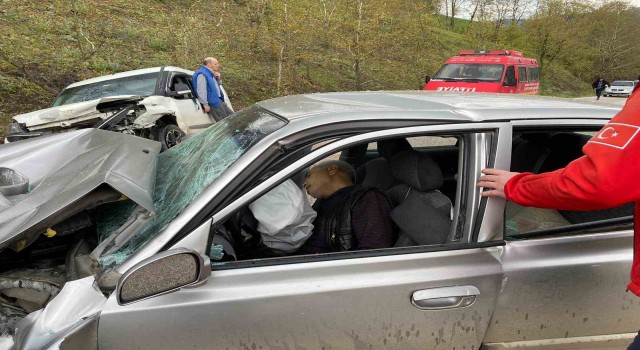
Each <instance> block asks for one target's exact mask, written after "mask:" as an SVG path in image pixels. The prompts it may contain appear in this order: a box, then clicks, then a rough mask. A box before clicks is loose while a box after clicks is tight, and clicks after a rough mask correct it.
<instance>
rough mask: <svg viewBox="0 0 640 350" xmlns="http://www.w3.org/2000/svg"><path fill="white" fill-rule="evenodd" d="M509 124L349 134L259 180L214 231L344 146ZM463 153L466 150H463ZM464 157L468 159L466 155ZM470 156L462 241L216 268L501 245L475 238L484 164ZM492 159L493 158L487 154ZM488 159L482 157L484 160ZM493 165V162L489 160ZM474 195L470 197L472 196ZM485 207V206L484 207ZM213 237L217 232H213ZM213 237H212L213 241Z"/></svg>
mask: <svg viewBox="0 0 640 350" xmlns="http://www.w3.org/2000/svg"><path fill="white" fill-rule="evenodd" d="M506 126H507V124H506V123H470V124H466V123H465V124H445V125H428V126H418V127H407V128H397V129H393V130H380V131H373V132H368V133H363V134H358V135H355V136H348V137H345V138H343V139H340V140H337V141H334V142H332V143H329V144H327V145H325V146H324V147H321V148H318V149H316V150H314V151H312V152H310V153H309V154H307V155H305V156H303V157H302V158H300V159H297V160H295V161H293V162H292V163H290V164H289V165H287V166H285V167H284V168H282V169H280V170H279V171H277V172H276V173H274V174H271V175H270V176H269V177H267V178H266V179H265V180H264V181H262V182H261V183H259V184H258V185H256V186H253V187H252V188H251V189H250V190H248V191H246V192H244V193H243V194H241V195H240V196H238V197H236V198H235V199H233V200H232V201H231V202H230V203H228V205H226V206H225V207H224V208H222V209H221V210H219V211H218V212H216V213H215V214H214V215H213V217H212V222H213V225H212V231H214V230H215V229H216V228H217V227H218V226H219V225H221V224H223V223H224V222H225V221H226V220H227V219H228V218H229V217H231V216H232V215H233V214H234V213H235V212H236V211H237V210H239V209H241V208H242V207H245V206H246V205H248V204H249V203H251V202H252V201H253V200H255V199H256V198H258V197H259V196H261V195H263V194H264V193H266V192H268V191H269V190H271V189H272V188H274V187H276V186H277V185H278V184H280V183H281V182H283V181H285V180H286V179H288V178H290V177H292V176H293V175H294V174H296V173H297V172H298V171H300V169H303V168H305V167H307V166H309V165H311V164H313V163H315V162H317V161H319V160H322V159H324V158H325V157H326V156H328V155H331V154H334V153H336V152H338V151H340V150H342V149H345V148H348V147H350V146H353V145H355V144H361V143H365V142H372V141H375V140H378V139H383V138H393V137H401V136H404V137H410V136H429V135H434V134H438V133H440V134H443V133H446V134H470V135H488V134H491V133H497V131H498V129H499V128H500V127H506ZM485 147H487V148H489V151H491V149H490V148H492V147H493V146H492V145H486V144H485ZM474 149H475V151H474V150H470V151H464V152H469V153H474V152H475V153H477V147H474ZM461 154H463V153H461ZM463 158H465V157H464V156H463ZM469 158H470V156H468V157H466V159H464V161H465V163H471V164H474V165H473V167H474V169H476V170H478V171H474V172H469V171H466V172H465V173H467V174H466V175H467V176H463V177H462V179H459V180H458V184H457V186H458V188H459V189H458V190H457V191H456V199H457V202H458V203H460V202H462V201H464V202H465V206H466V208H465V209H464V214H465V215H464V218H465V219H466V220H465V222H464V223H463V226H462V227H463V228H462V230H463V236H462V238H461V241H460V242H448V243H445V244H439V245H424V246H412V247H391V248H385V249H372V250H363V251H350V252H335V253H325V254H319V255H306V256H289V257H280V258H268V259H256V260H243V261H234V262H225V263H224V264H212V265H213V267H212V268H213V269H214V270H226V269H235V268H245V267H256V266H272V265H281V264H290V263H301V262H311V261H326V260H340V259H352V258H363V257H374V256H390V255H401V254H411V253H422V252H431V251H447V250H456V249H470V248H484V247H489V246H497V245H503V244H504V242H501V241H485V242H477V241H475V240H476V238H477V236H475V235H473V232H474V229H475V225H476V223H477V218H478V217H479V216H480V213H479V212H480V209H481V208H480V201H481V198H480V193H479V189H477V187H476V185H475V184H476V182H477V179H478V177H479V169H480V168H481V166H480V165H478V164H477V162H478V161H470V160H469ZM487 158H490V157H487ZM484 159H485V158H482V157H481V161H482V160H484ZM465 163H462V162H460V163H459V164H460V165H459V167H460V168H464V166H465V165H466V164H465ZM488 164H493V163H488ZM259 177H260V175H256V177H255V178H259ZM461 186H466V189H464V190H461V189H460V187H461ZM469 198H470V199H469ZM458 203H456V205H455V207H454V211H455V213H454V220H455V219H457V220H458V221H459V219H460V218H462V216H460V213H459V210H460V208H461V206H460V205H459V204H458ZM483 209H484V208H483ZM459 225H460V223H459V222H456V223H454V227H452V231H453V229H454V228H456V229H457V230H459V228H460V227H461V226H459ZM211 237H213V234H211ZM211 237H210V240H209V241H211ZM210 243H211V242H209V243H208V246H207V248H209V245H210Z"/></svg>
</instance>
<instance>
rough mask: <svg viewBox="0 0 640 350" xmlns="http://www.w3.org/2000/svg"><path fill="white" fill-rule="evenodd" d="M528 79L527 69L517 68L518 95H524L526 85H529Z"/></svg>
mask: <svg viewBox="0 0 640 350" xmlns="http://www.w3.org/2000/svg"><path fill="white" fill-rule="evenodd" d="M528 82H529V79H528V78H527V67H525V66H518V93H519V94H522V93H526V92H527V85H528V84H529V83H528Z"/></svg>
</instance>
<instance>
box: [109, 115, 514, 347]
mask: <svg viewBox="0 0 640 350" xmlns="http://www.w3.org/2000/svg"><path fill="white" fill-rule="evenodd" d="M503 125H504V124H488V125H484V126H479V125H478V124H472V125H466V126H465V125H456V127H455V129H454V130H450V128H451V127H450V126H446V125H444V126H443V125H440V126H431V127H413V128H404V129H397V130H393V131H388V130H385V131H378V132H371V133H366V134H361V135H358V136H353V137H349V138H346V139H342V140H338V141H334V142H330V143H328V144H326V145H323V146H322V147H320V148H318V149H316V150H314V151H312V152H311V153H309V154H307V155H305V156H303V157H302V158H300V159H298V160H295V161H294V162H293V163H291V164H290V165H288V166H286V167H284V168H283V169H282V170H280V171H278V172H277V173H275V174H274V175H272V176H270V177H268V178H267V179H266V180H265V181H264V182H262V183H260V184H259V185H257V186H255V187H253V188H251V189H250V190H249V191H248V192H246V193H245V194H244V195H242V196H240V197H239V198H237V199H235V200H234V201H233V202H231V204H229V205H228V206H226V207H225V208H223V209H222V210H220V211H219V212H217V213H216V214H215V215H214V217H213V222H214V228H215V227H216V222H221V221H222V220H223V219H224V218H227V217H229V216H231V215H232V213H234V211H236V210H237V209H238V208H241V207H243V206H245V205H247V204H248V203H251V202H252V201H253V200H254V199H255V198H257V197H258V196H259V195H261V194H262V193H265V192H266V191H267V190H269V189H270V188H272V187H273V186H276V185H277V184H279V183H280V182H282V181H284V180H286V179H287V178H288V177H290V176H292V175H293V174H295V173H296V172H298V171H300V170H301V169H304V168H305V167H306V166H308V165H309V164H310V163H312V162H313V161H315V160H317V159H319V158H322V157H325V156H328V155H331V154H334V153H335V152H337V151H339V150H341V149H344V148H347V147H349V146H352V145H355V144H357V143H358V142H360V143H361V142H368V141H372V140H375V139H376V138H389V137H397V136H406V135H414V134H416V133H427V134H433V133H447V134H451V133H454V134H455V133H458V135H460V137H461V140H463V142H461V146H460V153H459V157H460V162H459V164H461V165H460V166H461V167H462V168H460V169H459V176H458V178H459V179H460V182H459V183H458V189H457V194H456V199H457V200H456V203H457V204H456V206H455V209H454V212H455V219H454V222H455V223H456V226H455V228H454V229H453V233H454V234H453V237H454V238H453V239H452V241H451V242H450V243H446V244H441V245H432V246H414V247H404V248H388V249H379V250H370V251H360V252H358V251H352V252H341V253H329V254H318V255H307V256H297V257H296V256H292V257H282V258H272V259H262V260H248V261H238V262H225V263H223V262H219V263H214V264H212V266H213V267H212V271H211V276H210V277H209V278H208V280H207V281H206V282H205V283H204V284H203V285H201V286H198V287H195V288H186V289H182V290H180V291H178V292H175V293H171V294H166V295H160V296H157V297H154V298H150V299H147V300H143V301H140V302H137V303H133V304H130V305H126V306H120V305H118V304H117V302H116V299H115V296H114V295H112V296H111V297H110V298H109V300H108V301H107V304H106V305H105V308H104V310H103V312H102V314H101V316H100V323H99V330H98V334H99V335H98V341H99V347H100V348H101V349H119V348H127V347H128V348H138V349H165V348H187V347H193V348H222V349H225V348H248V349H478V348H479V346H480V344H481V343H482V341H483V338H484V336H485V332H486V329H487V326H488V324H489V320H490V319H491V315H492V313H493V307H494V304H495V301H496V297H497V295H498V293H499V290H500V288H501V285H502V267H501V257H500V252H501V251H502V246H501V242H489V243H483V242H480V243H478V242H474V241H473V239H472V237H474V236H477V235H474V234H473V232H474V231H476V226H475V222H476V218H477V213H478V211H479V207H480V205H479V203H480V199H479V191H478V190H477V189H476V187H475V183H476V181H477V178H478V174H479V169H480V168H482V167H485V166H487V165H493V164H494V163H493V161H492V162H491V163H489V158H491V159H503V158H504V157H500V154H497V153H496V150H495V149H491V147H492V145H498V144H501V143H500V142H496V139H497V138H498V137H500V136H498V135H502V133H498V132H497V131H498V129H499V127H501V126H503ZM503 138H504V137H503ZM496 154H497V155H498V156H496ZM496 164H498V165H501V163H500V162H498V163H496ZM501 166H504V165H503V164H502V165H501ZM500 205H501V204H500V203H493V204H491V205H489V207H490V208H489V209H490V210H489V211H490V212H494V213H495V212H499V211H500ZM489 221H491V220H489ZM494 222H495V220H494ZM493 229H495V227H489V230H493ZM194 241H197V240H194ZM192 248H193V247H192ZM150 282H151V281H150Z"/></svg>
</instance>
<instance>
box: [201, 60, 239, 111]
mask: <svg viewBox="0 0 640 350" xmlns="http://www.w3.org/2000/svg"><path fill="white" fill-rule="evenodd" d="M219 67H220V64H219V63H218V60H217V59H215V58H214V57H207V58H205V59H204V61H203V62H202V67H200V69H198V70H197V71H195V73H193V88H194V90H195V91H196V95H197V97H198V101H200V103H201V104H202V106H203V108H204V111H205V112H206V113H209V115H210V116H211V117H212V118H213V119H214V120H215V121H220V120H222V119H224V118H226V117H227V116H228V115H230V114H232V113H233V111H231V109H230V108H229V106H227V104H226V103H225V102H224V98H225V97H224V94H223V93H222V89H221V88H220V72H218V68H219Z"/></svg>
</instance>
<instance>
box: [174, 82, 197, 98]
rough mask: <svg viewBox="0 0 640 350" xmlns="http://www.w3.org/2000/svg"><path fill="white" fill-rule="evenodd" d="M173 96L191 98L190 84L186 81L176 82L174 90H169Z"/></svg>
mask: <svg viewBox="0 0 640 350" xmlns="http://www.w3.org/2000/svg"><path fill="white" fill-rule="evenodd" d="M169 95H170V96H172V97H182V98H191V96H192V92H191V89H190V88H189V85H187V84H185V83H176V84H175V85H174V86H173V90H172V91H170V92H169Z"/></svg>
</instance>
